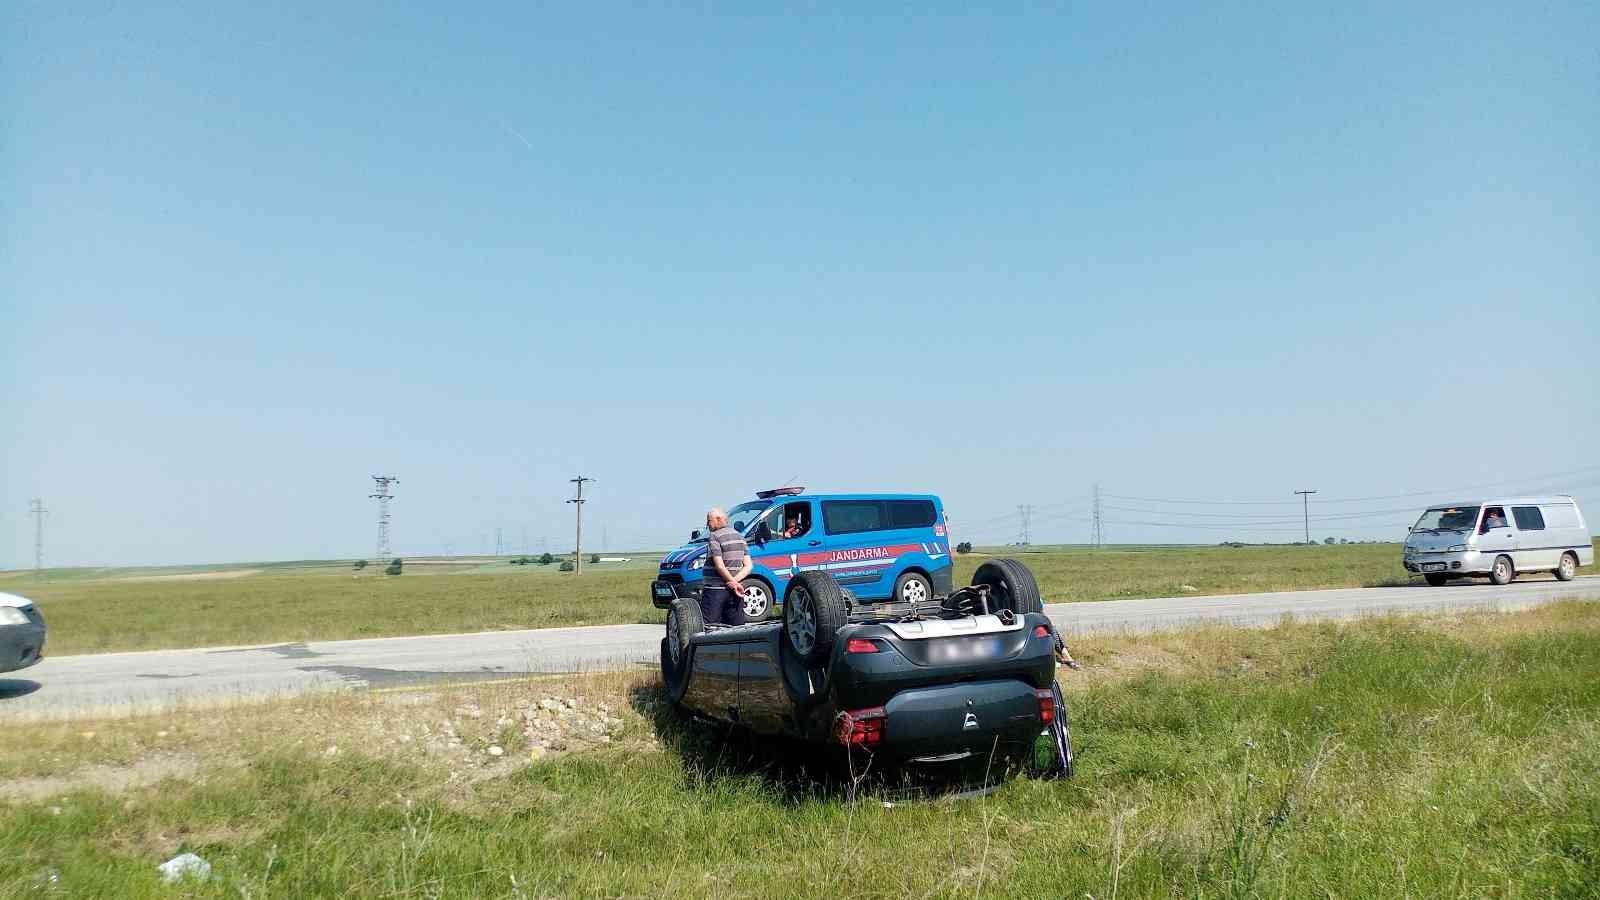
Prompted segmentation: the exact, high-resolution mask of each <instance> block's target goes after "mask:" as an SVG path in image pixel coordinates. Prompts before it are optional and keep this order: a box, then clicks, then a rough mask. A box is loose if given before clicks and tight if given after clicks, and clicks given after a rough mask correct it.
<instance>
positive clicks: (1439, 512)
mask: <svg viewBox="0 0 1600 900" xmlns="http://www.w3.org/2000/svg"><path fill="white" fill-rule="evenodd" d="M1477 521H1478V507H1476V506H1441V507H1439V508H1438V509H1430V510H1428V511H1427V512H1425V513H1423V514H1422V518H1420V519H1418V520H1417V524H1415V525H1413V526H1411V530H1412V531H1470V530H1471V529H1472V526H1473V524H1474V523H1475V522H1477Z"/></svg>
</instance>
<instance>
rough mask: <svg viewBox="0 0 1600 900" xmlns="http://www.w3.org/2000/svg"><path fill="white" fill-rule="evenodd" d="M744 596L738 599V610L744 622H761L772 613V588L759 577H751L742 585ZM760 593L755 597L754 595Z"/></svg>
mask: <svg viewBox="0 0 1600 900" xmlns="http://www.w3.org/2000/svg"><path fill="white" fill-rule="evenodd" d="M742 586H743V587H744V596H743V597H741V598H740V600H739V612H740V614H742V615H743V616H744V620H745V621H746V622H763V621H766V620H767V619H768V618H769V617H771V615H772V588H770V587H767V583H766V582H765V581H762V580H761V579H759V578H751V579H749V580H748V581H746V582H745V583H744V584H743V585H742ZM758 592H759V594H760V597H759V598H757V597H755V596H754V595H755V594H756V593H758Z"/></svg>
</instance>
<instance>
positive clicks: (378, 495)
mask: <svg viewBox="0 0 1600 900" xmlns="http://www.w3.org/2000/svg"><path fill="white" fill-rule="evenodd" d="M372 480H373V481H374V482H376V483H377V488H376V489H374V491H373V492H372V493H370V494H368V495H367V499H369V500H376V501H378V561H379V562H382V561H384V560H386V559H388V558H389V501H390V500H393V499H394V492H393V491H391V490H390V489H389V488H390V486H391V485H396V484H399V483H400V479H398V478H396V477H394V476H393V475H374V476H372Z"/></svg>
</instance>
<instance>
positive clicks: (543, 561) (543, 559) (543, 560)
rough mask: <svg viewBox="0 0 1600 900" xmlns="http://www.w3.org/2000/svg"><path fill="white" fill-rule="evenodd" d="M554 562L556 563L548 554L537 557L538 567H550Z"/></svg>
mask: <svg viewBox="0 0 1600 900" xmlns="http://www.w3.org/2000/svg"><path fill="white" fill-rule="evenodd" d="M555 561H556V559H555V557H553V556H551V555H550V554H548V553H546V554H544V555H543V556H540V557H539V565H541V566H548V565H550V564H551V563H553V562H555Z"/></svg>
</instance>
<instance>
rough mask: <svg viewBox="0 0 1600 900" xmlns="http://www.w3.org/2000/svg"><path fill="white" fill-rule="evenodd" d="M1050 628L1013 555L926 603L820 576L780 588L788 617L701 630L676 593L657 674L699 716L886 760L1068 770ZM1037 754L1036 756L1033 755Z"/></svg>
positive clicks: (689, 603) (1029, 577) (691, 607)
mask: <svg viewBox="0 0 1600 900" xmlns="http://www.w3.org/2000/svg"><path fill="white" fill-rule="evenodd" d="M1054 652H1055V633H1054V626H1052V624H1051V622H1050V620H1049V619H1048V618H1047V617H1046V616H1045V615H1044V612H1043V607H1042V605H1041V603H1040V599H1039V588H1038V585H1037V584H1036V583H1035V581H1034V578H1033V574H1032V573H1031V572H1029V571H1028V569H1027V567H1026V566H1024V565H1023V564H1022V563H1020V562H1018V561H1016V560H1011V559H996V560H990V561H988V562H986V563H984V564H983V565H982V566H980V567H979V568H978V571H977V572H976V574H975V575H974V576H973V583H972V584H971V585H970V586H968V587H963V588H959V589H957V590H954V591H951V592H950V593H949V594H947V595H945V596H943V597H934V598H930V599H928V600H925V601H921V602H909V603H908V602H896V601H893V600H890V601H881V602H872V603H867V602H861V601H859V600H857V599H856V598H855V597H854V596H852V595H851V594H850V592H849V591H847V590H845V589H843V588H841V587H840V586H839V584H838V583H837V582H836V581H834V579H833V578H832V577H831V576H830V575H829V574H828V573H826V572H822V571H807V572H801V573H800V574H798V575H797V576H795V578H794V579H793V580H792V581H791V583H790V584H789V586H788V588H787V591H786V594H785V597H784V603H783V619H782V620H781V621H774V622H762V623H757V624H752V625H741V626H734V627H725V626H716V625H713V626H711V627H710V628H707V627H705V625H704V623H703V622H702V621H701V614H700V608H699V606H698V605H697V604H696V602H695V601H694V600H689V599H679V600H676V601H674V602H673V604H672V607H671V610H670V612H669V613H668V616H667V634H666V637H665V638H663V639H662V642H661V670H662V677H663V680H664V681H665V684H666V689H667V693H668V696H669V697H670V698H671V700H672V701H673V703H675V704H677V705H678V706H679V707H681V708H683V709H685V710H687V711H689V712H691V713H694V714H696V715H699V716H702V717H705V718H709V719H713V720H717V721H721V722H727V723H730V724H734V725H739V726H743V727H745V728H748V729H750V730H751V731H753V732H756V733H758V734H765V735H775V736H787V737H791V738H798V739H802V740H807V741H813V742H818V743H827V744H833V745H836V746H843V747H845V748H849V749H858V748H859V749H863V750H869V751H871V752H873V753H874V754H881V755H883V756H884V757H886V758H887V759H889V760H895V761H902V762H915V763H930V762H954V761H958V760H962V759H967V758H970V757H973V756H979V755H984V756H990V757H991V758H992V757H993V756H994V755H996V754H999V755H1003V756H1005V757H1007V758H1012V759H1025V758H1027V757H1029V756H1030V755H1036V754H1039V753H1040V749H1039V748H1040V747H1042V746H1048V748H1049V750H1048V752H1047V753H1046V754H1045V755H1046V757H1047V758H1048V759H1049V760H1050V761H1051V762H1050V764H1049V765H1048V766H1046V767H1044V768H1046V770H1047V773H1048V774H1058V775H1071V773H1072V748H1071V739H1070V735H1069V733H1068V729H1067V717H1066V712H1067V711H1066V708H1065V705H1064V704H1063V701H1062V695H1061V692H1060V688H1059V686H1058V685H1056V683H1055V655H1054ZM1035 758H1037V756H1035Z"/></svg>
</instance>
